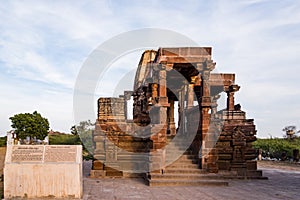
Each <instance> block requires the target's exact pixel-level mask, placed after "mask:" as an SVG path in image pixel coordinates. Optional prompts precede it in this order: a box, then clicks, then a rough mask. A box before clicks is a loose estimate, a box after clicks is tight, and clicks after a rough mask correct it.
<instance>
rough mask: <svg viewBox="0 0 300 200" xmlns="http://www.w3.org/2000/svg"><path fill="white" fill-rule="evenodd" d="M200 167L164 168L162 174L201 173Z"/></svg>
mask: <svg viewBox="0 0 300 200" xmlns="http://www.w3.org/2000/svg"><path fill="white" fill-rule="evenodd" d="M203 173H204V172H203V171H202V170H201V169H193V168H166V169H165V170H164V174H203Z"/></svg>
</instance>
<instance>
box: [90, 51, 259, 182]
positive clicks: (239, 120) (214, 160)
mask: <svg viewBox="0 0 300 200" xmlns="http://www.w3.org/2000/svg"><path fill="white" fill-rule="evenodd" d="M211 52H212V48H210V47H184V48H159V49H158V50H157V51H154V50H151V51H145V52H144V53H143V55H142V57H141V60H140V63H139V66H138V69H137V73H136V78H135V83H134V87H133V88H134V91H125V92H124V95H120V96H119V97H118V98H103V97H100V98H99V100H98V118H97V123H96V129H95V134H94V141H95V151H94V158H95V161H94V164H93V169H92V171H91V176H92V177H105V176H112V177H113V176H121V177H122V176H129V177H130V176H134V177H136V176H141V177H147V178H148V180H149V184H150V183H151V181H155V180H153V179H152V178H151V177H156V178H158V179H159V181H162V180H165V179H167V176H165V175H164V172H168V170H169V171H170V168H172V170H173V171H172V170H171V171H172V172H173V174H174V176H176V175H177V174H178V173H181V172H182V170H183V169H182V168H188V169H189V168H194V167H195V164H196V165H197V166H198V167H196V168H197V169H198V172H197V173H196V174H199V173H200V174H201V173H204V174H205V173H218V172H222V173H220V174H224V171H225V172H228V173H227V175H230V176H242V177H246V178H247V177H252V178H253V177H261V176H262V173H261V171H258V170H257V165H256V161H254V160H253V159H254V158H255V157H256V151H255V149H253V148H252V142H253V141H255V140H256V137H255V135H256V130H255V125H254V122H253V120H252V119H246V113H245V112H244V111H242V109H241V106H240V105H239V104H237V105H235V99H234V93H235V92H237V91H238V90H239V89H240V86H238V85H237V84H236V83H235V74H223V73H214V72H213V70H214V69H215V67H216V63H215V62H214V61H213V60H212V58H211ZM222 92H223V93H226V94H227V108H225V109H223V110H219V109H218V104H217V101H218V99H219V98H220V93H222ZM131 97H132V98H133V119H129V118H128V117H129V116H128V114H127V113H128V108H129V106H128V105H127V103H128V100H129V99H130V98H131ZM175 103H176V105H178V107H177V108H176V110H175ZM175 112H178V122H177V121H175V115H174V113H175ZM176 126H177V127H176ZM176 137H177V138H181V140H179V141H183V142H177V143H176V142H175V138H176ZM189 139H191V140H190V142H188V143H185V141H188V140H189ZM169 144H170V145H169ZM168 145H169V146H168ZM182 149H184V150H183V151H182ZM181 151H182V152H181ZM177 154H182V157H184V156H186V157H187V159H186V160H185V162H179V161H178V160H180V159H179V157H176V155H177ZM141 155H143V156H141ZM172 159H173V160H172ZM194 171H195V170H194ZM158 174H160V175H161V176H157V175H158ZM193 174H194V173H193V170H190V173H187V177H191V176H192V175H193ZM152 175H155V176H152ZM169 178H170V176H169ZM173 179H174V177H173ZM176 181H178V182H179V181H180V180H179V179H178V180H175V182H176ZM150 185H151V184H150Z"/></svg>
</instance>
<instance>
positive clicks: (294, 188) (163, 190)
mask: <svg viewBox="0 0 300 200" xmlns="http://www.w3.org/2000/svg"><path fill="white" fill-rule="evenodd" d="M89 167H90V163H86V164H85V170H84V171H85V178H84V197H83V199H84V200H87V199H89V200H98V199H128V200H129V199H160V200H164V199H193V200H195V199H239V200H240V199H300V171H297V170H282V169H274V168H273V169H272V168H270V166H269V165H262V167H263V168H261V169H262V170H263V172H264V176H267V177H269V180H230V181H229V186H228V187H207V186H206V187H197V186H188V187H187V186H178V187H149V186H146V185H145V184H144V182H143V180H142V179H125V178H116V179H109V178H108V179H90V178H87V175H88V171H89V170H88V169H89Z"/></svg>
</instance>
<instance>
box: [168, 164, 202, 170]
mask: <svg viewBox="0 0 300 200" xmlns="http://www.w3.org/2000/svg"><path fill="white" fill-rule="evenodd" d="M172 168H175V169H178V168H188V169H199V166H198V164H185V163H181V164H180V163H172V164H171V165H168V166H167V169H172Z"/></svg>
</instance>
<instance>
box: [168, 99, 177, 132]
mask: <svg viewBox="0 0 300 200" xmlns="http://www.w3.org/2000/svg"><path fill="white" fill-rule="evenodd" d="M168 111H169V112H168V115H169V116H168V118H169V131H170V135H175V134H176V126H175V121H174V100H173V99H170V107H169V109H168Z"/></svg>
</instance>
